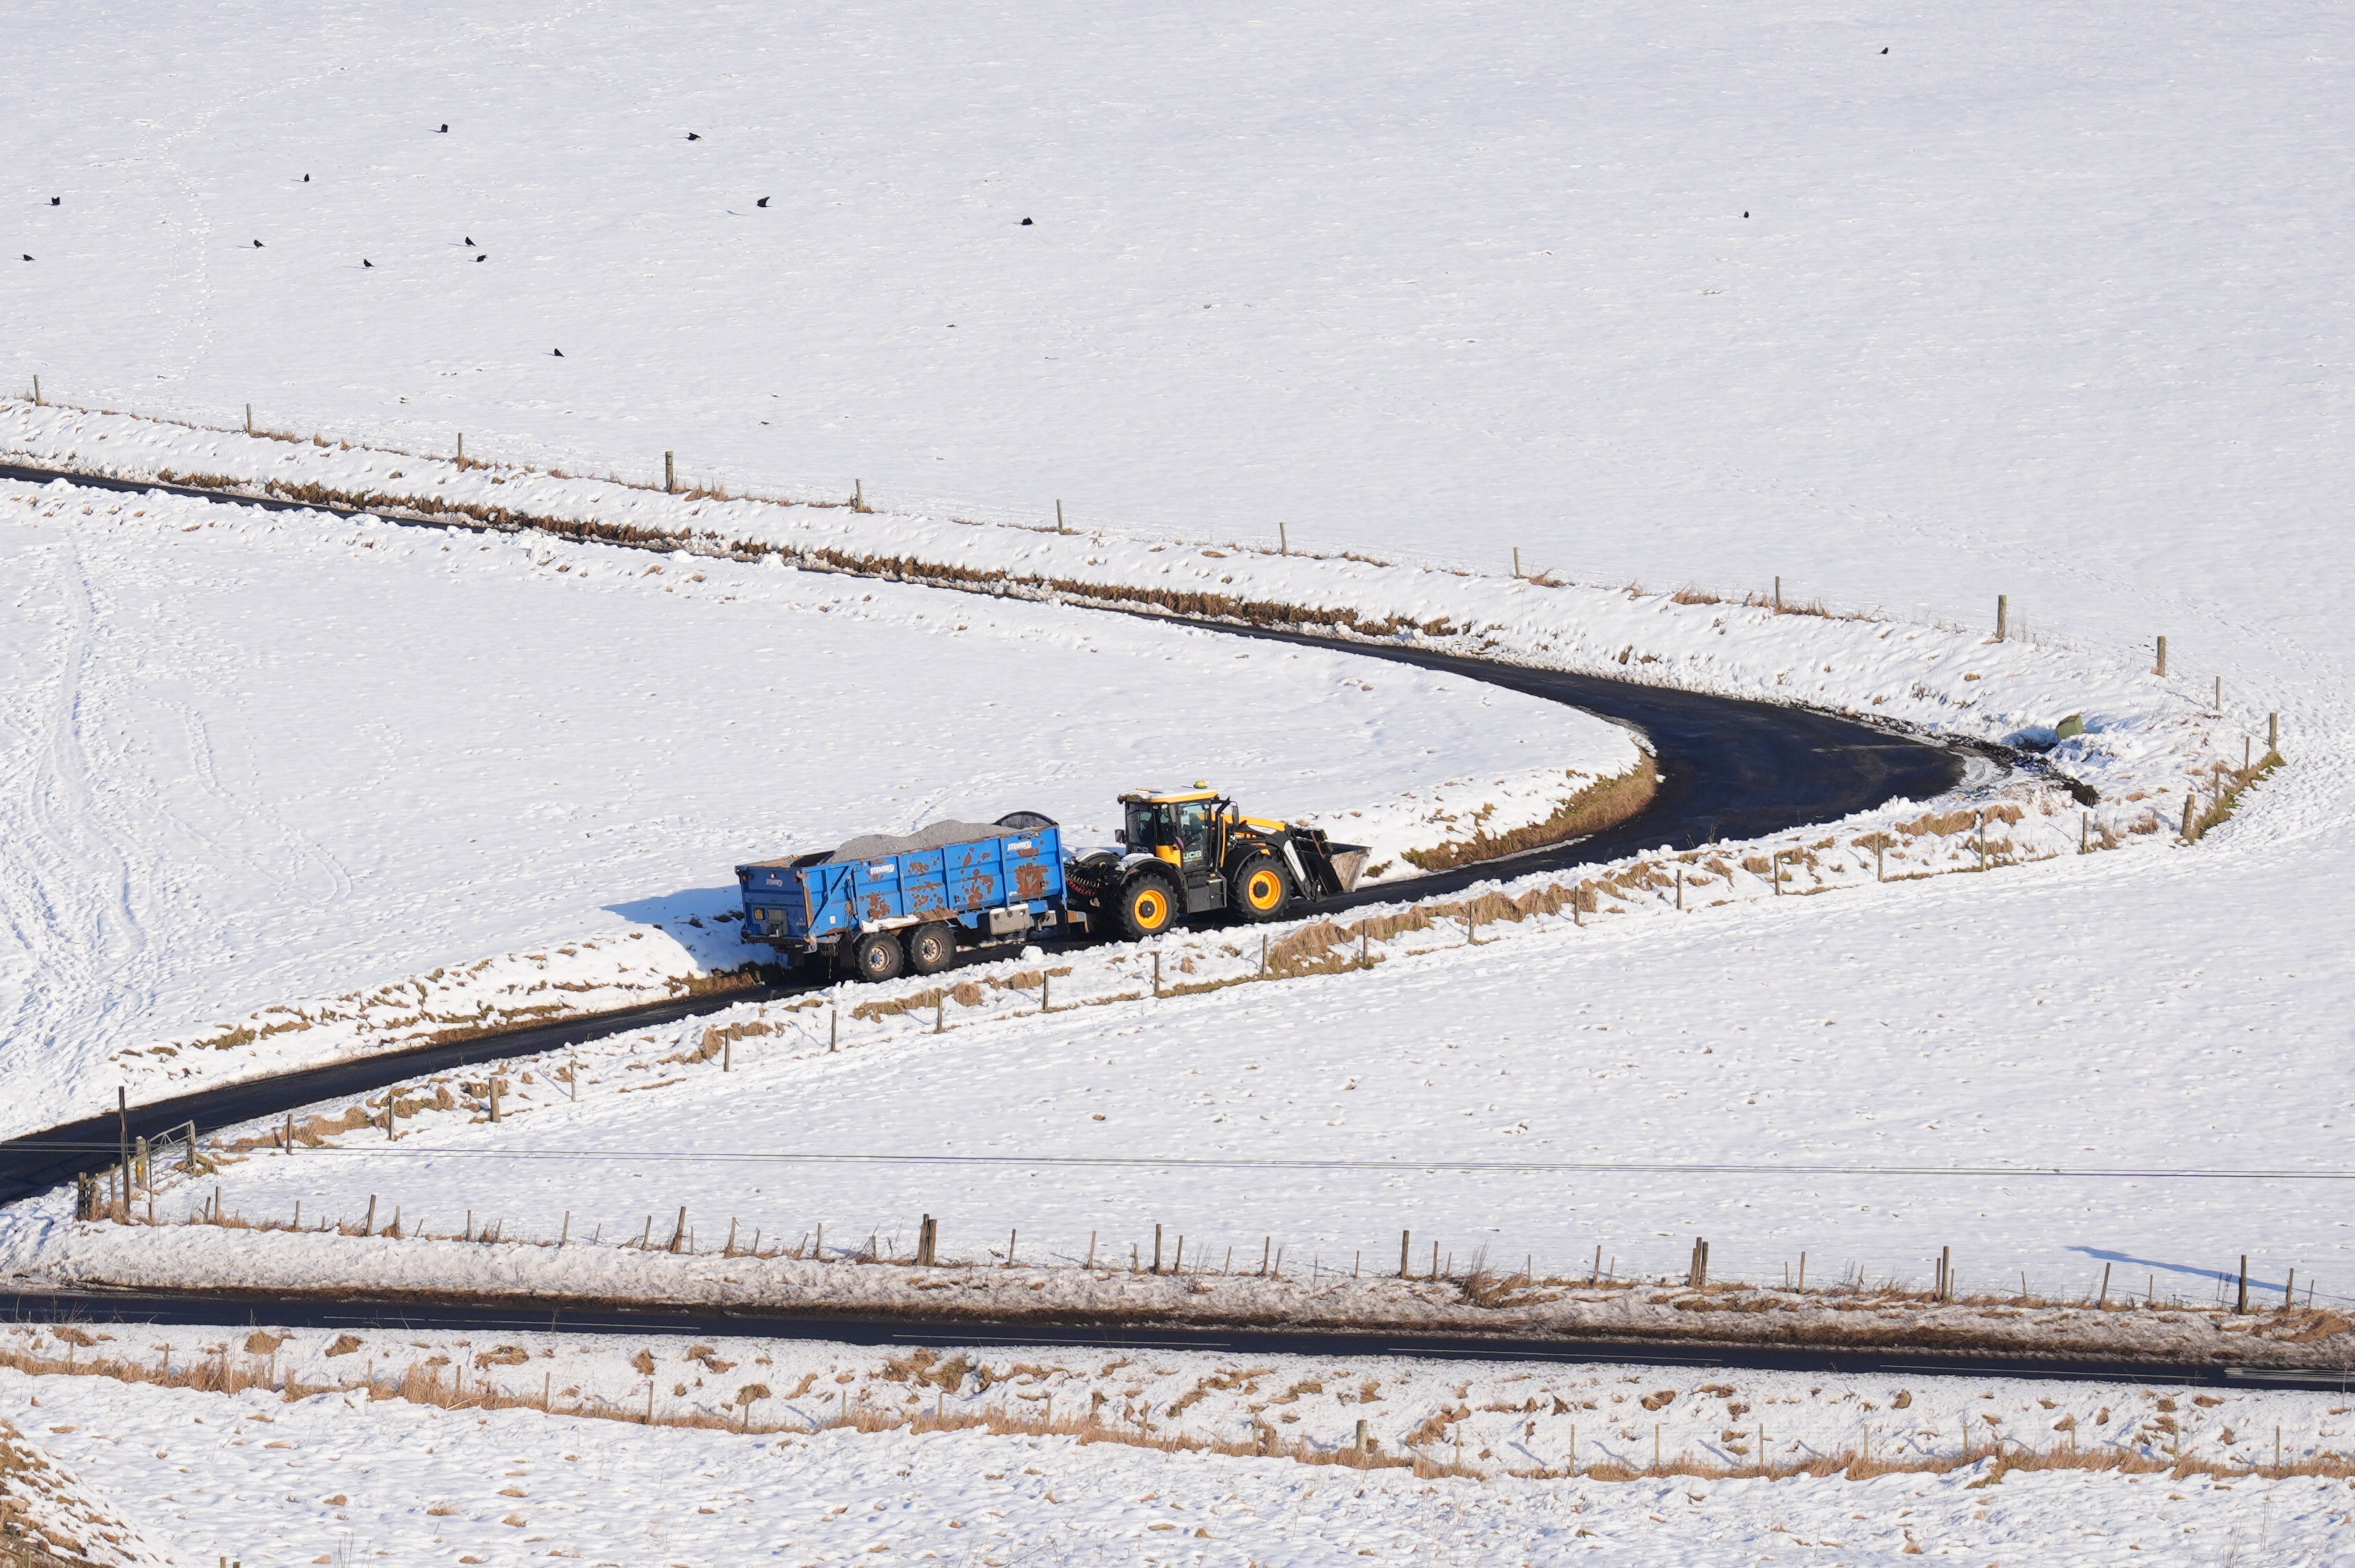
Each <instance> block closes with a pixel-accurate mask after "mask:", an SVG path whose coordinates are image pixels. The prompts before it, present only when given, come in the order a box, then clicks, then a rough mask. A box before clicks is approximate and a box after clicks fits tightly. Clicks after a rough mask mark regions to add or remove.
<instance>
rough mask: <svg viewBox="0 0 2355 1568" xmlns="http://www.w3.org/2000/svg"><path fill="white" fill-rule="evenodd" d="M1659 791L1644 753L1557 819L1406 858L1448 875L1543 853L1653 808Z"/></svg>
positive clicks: (1574, 799) (1557, 812)
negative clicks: (1486, 862) (1536, 851)
mask: <svg viewBox="0 0 2355 1568" xmlns="http://www.w3.org/2000/svg"><path fill="white" fill-rule="evenodd" d="M1659 787H1660V773H1659V767H1658V765H1657V763H1654V762H1653V760H1652V757H1651V755H1650V753H1649V752H1645V753H1642V754H1641V755H1639V756H1638V757H1637V759H1636V765H1635V766H1634V767H1633V768H1631V769H1629V770H1628V771H1627V772H1625V773H1617V774H1614V775H1613V776H1612V777H1610V778H1606V779H1597V780H1595V781H1594V782H1593V784H1588V785H1587V786H1586V787H1585V788H1584V789H1582V790H1580V791H1579V792H1578V793H1577V794H1576V795H1572V796H1571V797H1570V798H1569V799H1568V800H1565V801H1563V802H1562V803H1561V805H1558V806H1556V807H1555V808H1554V811H1553V814H1552V815H1551V816H1548V817H1547V818H1546V819H1545V820H1544V821H1542V822H1533V823H1530V824H1529V826H1528V827H1515V828H1510V829H1508V830H1507V831H1505V832H1503V833H1489V832H1487V831H1486V830H1485V829H1484V830H1482V831H1481V832H1478V833H1476V834H1474V835H1473V836H1472V837H1469V838H1462V839H1457V840H1455V841H1454V842H1452V843H1447V844H1441V845H1438V846H1435V847H1434V848H1429V849H1409V850H1407V851H1405V852H1404V854H1403V855H1402V856H1401V859H1404V860H1405V861H1406V862H1407V863H1408V864H1409V865H1411V866H1413V867H1415V868H1417V869H1421V870H1425V871H1446V870H1453V869H1455V868H1456V867H1458V866H1466V865H1470V864H1471V863H1472V862H1474V861H1476V860H1494V859H1500V858H1502V857H1504V856H1507V855H1518V854H1521V853H1524V852H1525V851H1528V850H1530V849H1541V848H1546V847H1547V846H1549V845H1552V844H1560V843H1562V842H1564V841H1565V840H1568V839H1572V838H1582V837H1586V836H1587V835H1588V834H1591V833H1600V832H1602V831H1603V830H1604V828H1606V827H1616V826H1618V825H1619V824H1620V823H1622V822H1625V821H1626V820H1627V819H1628V818H1629V817H1631V816H1635V815H1636V813H1637V812H1639V811H1642V810H1643V809H1644V808H1645V807H1646V806H1647V805H1651V804H1652V796H1653V795H1655V794H1657V792H1658V789H1659Z"/></svg>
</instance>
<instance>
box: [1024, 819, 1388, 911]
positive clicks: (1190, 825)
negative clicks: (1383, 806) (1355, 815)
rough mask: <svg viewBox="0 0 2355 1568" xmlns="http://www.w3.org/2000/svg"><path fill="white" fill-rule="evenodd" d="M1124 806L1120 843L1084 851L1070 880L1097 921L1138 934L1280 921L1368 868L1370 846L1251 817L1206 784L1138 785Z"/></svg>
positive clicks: (1342, 889)
mask: <svg viewBox="0 0 2355 1568" xmlns="http://www.w3.org/2000/svg"><path fill="white" fill-rule="evenodd" d="M1120 804H1121V806H1122V809H1123V811H1124V822H1123V825H1122V827H1121V830H1120V833H1119V835H1118V837H1119V840H1120V846H1121V847H1120V848H1118V849H1116V850H1115V849H1100V850H1097V851H1095V852H1094V853H1092V854H1090V855H1087V856H1083V857H1082V859H1079V860H1078V861H1076V862H1074V863H1073V864H1072V866H1071V871H1070V880H1071V887H1072V890H1073V891H1075V892H1077V893H1079V894H1081V895H1082V897H1083V898H1084V899H1085V900H1086V901H1087V902H1088V903H1089V904H1091V905H1092V907H1093V909H1094V910H1095V911H1096V912H1098V915H1099V918H1098V919H1097V920H1096V921H1093V922H1091V924H1093V925H1095V926H1096V927H1097V928H1098V929H1106V928H1109V929H1113V930H1116V931H1118V932H1119V933H1122V934H1124V935H1125V936H1127V937H1129V938H1130V939H1132V940H1136V939H1140V938H1143V937H1147V936H1156V935H1158V934H1159V933H1162V932H1165V931H1167V930H1168V929H1169V928H1170V927H1171V926H1172V925H1174V924H1176V923H1177V921H1178V920H1179V919H1181V918H1183V917H1185V916H1188V915H1198V914H1211V913H1220V914H1228V915H1231V916H1240V917H1241V919H1244V920H1247V921H1264V920H1280V919H1282V918H1283V917H1284V915H1286V914H1288V913H1291V912H1295V911H1296V910H1299V909H1303V908H1306V907H1311V906H1313V905H1315V904H1316V903H1318V902H1320V901H1323V900H1326V899H1329V898H1336V897H1338V896H1339V895H1340V894H1342V893H1346V892H1348V891H1349V890H1351V889H1352V888H1354V887H1356V886H1357V885H1358V878H1359V874H1360V873H1361V872H1363V871H1364V869H1365V866H1366V855H1367V849H1366V847H1365V846H1364V845H1361V844H1336V843H1334V842H1333V841H1332V840H1331V839H1329V838H1327V837H1326V836H1325V834H1324V833H1323V832H1322V831H1321V830H1320V829H1317V828H1314V827H1295V826H1293V825H1292V824H1291V823H1288V822H1277V821H1273V820H1272V819H1270V818H1267V817H1260V816H1244V815H1243V814H1242V813H1241V811H1239V810H1238V809H1236V806H1235V803H1234V802H1233V801H1231V800H1229V799H1227V798H1226V797H1225V796H1223V795H1220V794H1219V792H1218V791H1217V790H1214V789H1212V788H1211V787H1210V786H1209V784H1200V783H1198V784H1195V785H1194V786H1193V787H1192V788H1191V789H1167V790H1131V791H1129V792H1128V793H1127V794H1125V795H1122V796H1121V797H1120Z"/></svg>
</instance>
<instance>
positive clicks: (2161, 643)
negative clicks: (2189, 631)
mask: <svg viewBox="0 0 2355 1568" xmlns="http://www.w3.org/2000/svg"><path fill="white" fill-rule="evenodd" d="M2151 673H2152V674H2153V675H2156V676H2161V677H2164V676H2165V675H2166V674H2167V639H2166V638H2165V637H2161V638H2159V639H2158V667H2156V668H2155V669H2153V670H2152V671H2151Z"/></svg>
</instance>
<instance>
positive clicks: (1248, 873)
mask: <svg viewBox="0 0 2355 1568" xmlns="http://www.w3.org/2000/svg"><path fill="white" fill-rule="evenodd" d="M1228 885H1229V886H1230V887H1231V888H1232V889H1233V890H1234V895H1235V897H1234V908H1235V911H1236V912H1238V913H1239V914H1241V916H1242V917H1243V918H1244V919H1245V920H1249V921H1263V920H1280V919H1282V918H1283V917H1284V911H1285V910H1287V909H1290V908H1291V907H1292V873H1291V872H1290V871H1288V870H1286V869H1284V862H1283V861H1281V860H1279V859H1276V858H1275V857H1274V856H1273V855H1271V854H1269V853H1268V852H1267V851H1266V850H1264V849H1263V850H1261V851H1260V852H1259V853H1257V854H1255V855H1253V856H1252V857H1250V858H1249V859H1246V860H1244V861H1243V863H1242V864H1241V865H1240V866H1237V867H1236V868H1235V869H1234V875H1233V876H1232V877H1231V878H1230V879H1229V880H1228Z"/></svg>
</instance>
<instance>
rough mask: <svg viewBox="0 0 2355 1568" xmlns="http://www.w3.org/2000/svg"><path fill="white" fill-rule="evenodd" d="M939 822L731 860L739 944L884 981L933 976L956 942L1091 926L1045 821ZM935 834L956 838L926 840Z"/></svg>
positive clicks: (1016, 941) (1056, 834)
mask: <svg viewBox="0 0 2355 1568" xmlns="http://www.w3.org/2000/svg"><path fill="white" fill-rule="evenodd" d="M940 829H946V830H947V831H946V832H943V831H941V830H940ZM940 829H932V830H927V832H926V833H924V834H920V835H915V836H912V837H910V838H907V839H890V838H884V837H870V838H866V839H857V838H854V839H852V840H851V841H850V843H848V844H847V845H845V846H843V848H841V849H837V850H832V851H826V852H821V853H818V854H814V855H795V856H790V857H787V858H786V859H778V860H762V861H757V862H755V863H754V864H752V865H749V866H739V867H737V868H736V880H737V882H738V884H739V885H740V886H741V888H742V889H743V892H744V927H743V937H742V940H744V941H746V942H758V943H765V944H768V945H770V946H772V947H774V948H775V949H777V951H778V952H779V953H781V954H783V955H787V956H788V958H789V959H797V960H805V961H808V960H822V961H830V962H832V963H833V964H835V965H837V966H838V967H840V968H842V969H844V970H846V971H847V972H848V973H851V974H855V975H857V976H859V977H860V978H862V979H868V980H889V979H892V978H894V977H896V976H899V975H900V974H902V973H913V974H918V975H933V974H938V973H939V972H940V971H942V970H943V969H946V968H948V967H949V966H950V965H953V964H954V963H955V962H956V956H957V954H958V952H959V951H960V950H963V949H968V948H981V947H995V946H1009V947H1010V946H1019V945H1020V944H1023V943H1024V942H1027V941H1028V940H1030V939H1031V937H1032V936H1033V935H1034V934H1039V933H1050V932H1060V931H1066V930H1068V931H1085V930H1086V929H1087V928H1088V914H1087V912H1086V911H1085V910H1081V909H1074V908H1073V907H1072V906H1071V895H1070V889H1069V887H1068V885H1067V884H1066V882H1065V880H1064V875H1063V837H1062V833H1061V831H1060V829H1059V828H1058V827H1056V826H1055V824H1054V823H1053V822H1052V821H1051V820H1050V819H1049V818H1047V817H1044V816H1038V815H1036V814H1035V813H1029V812H1021V813H1017V814H1016V815H1014V816H1007V817H1003V818H1000V819H999V821H998V822H996V824H994V825H990V826H987V827H975V826H973V825H968V824H943V825H940ZM940 837H948V838H951V839H954V842H944V843H928V842H923V841H922V840H924V839H926V838H940ZM898 846H910V847H905V848H901V847H898Z"/></svg>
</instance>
